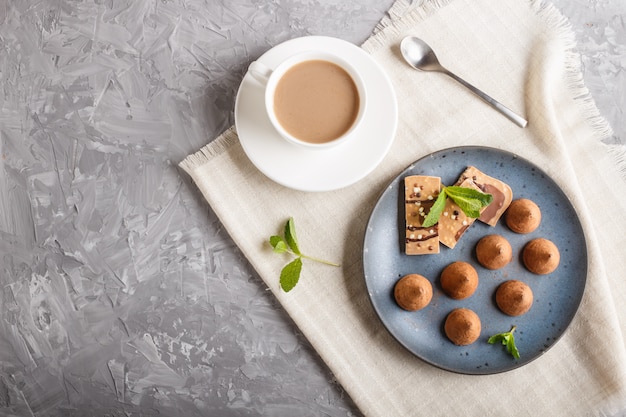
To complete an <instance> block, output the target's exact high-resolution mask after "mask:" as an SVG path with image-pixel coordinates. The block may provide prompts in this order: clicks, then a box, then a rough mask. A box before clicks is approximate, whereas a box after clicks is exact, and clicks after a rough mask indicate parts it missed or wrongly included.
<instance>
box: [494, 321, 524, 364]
mask: <svg viewBox="0 0 626 417" xmlns="http://www.w3.org/2000/svg"><path fill="white" fill-rule="evenodd" d="M516 328H517V326H513V327H511V330H509V331H508V332H504V333H498V334H494V335H493V336H491V337H490V338H489V339H488V340H487V343H489V344H491V345H493V344H494V343H502V344H503V345H504V346H506V350H507V352H509V353H510V354H511V355H512V356H513V357H514V358H515V359H519V358H520V354H519V350H518V349H517V346H516V345H515V336H513V332H514V331H515V329H516Z"/></svg>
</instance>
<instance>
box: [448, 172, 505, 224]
mask: <svg viewBox="0 0 626 417" xmlns="http://www.w3.org/2000/svg"><path fill="white" fill-rule="evenodd" d="M466 180H469V181H470V182H471V183H472V184H473V185H475V186H476V187H478V189H479V190H480V191H482V192H483V193H487V194H491V195H492V196H493V201H492V202H491V204H489V205H488V206H487V207H485V208H483V209H482V210H481V212H480V217H479V218H478V220H480V221H481V222H483V223H487V224H488V225H490V226H495V225H496V223H498V220H500V217H501V216H502V214H504V212H505V211H506V209H507V208H508V207H509V205H510V204H511V201H513V190H511V187H509V186H508V184H506V183H504V182H502V181H500V180H498V179H496V178H493V177H490V176H489V175H487V174H485V173H484V172H482V171H480V170H479V169H478V168H476V167H473V166H469V167H467V169H466V170H465V171H463V173H462V174H461V176H460V177H459V179H458V180H457V182H456V185H461V184H462V183H463V182H464V181H466Z"/></svg>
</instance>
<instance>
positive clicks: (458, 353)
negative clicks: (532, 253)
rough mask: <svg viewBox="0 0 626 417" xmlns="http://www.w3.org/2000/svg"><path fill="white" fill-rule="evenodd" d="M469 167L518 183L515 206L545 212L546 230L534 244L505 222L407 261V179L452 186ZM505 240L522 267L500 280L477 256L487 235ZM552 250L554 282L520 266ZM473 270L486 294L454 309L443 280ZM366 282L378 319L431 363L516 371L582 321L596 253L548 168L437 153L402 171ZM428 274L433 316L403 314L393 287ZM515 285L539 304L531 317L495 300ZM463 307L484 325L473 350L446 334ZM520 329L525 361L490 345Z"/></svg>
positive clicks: (477, 150) (373, 238) (470, 152)
mask: <svg viewBox="0 0 626 417" xmlns="http://www.w3.org/2000/svg"><path fill="white" fill-rule="evenodd" d="M468 165H474V166H475V167H477V168H478V169H480V170H482V171H483V172H485V173H486V174H488V175H491V176H493V177H495V178H499V179H501V180H503V181H504V182H506V183H508V184H509V185H510V186H511V188H512V189H513V194H514V197H513V198H521V197H524V198H528V199H531V200H533V201H535V202H536V203H537V204H538V205H539V207H540V208H541V210H542V221H541V224H540V226H539V227H538V228H537V230H535V231H534V232H532V233H530V234H527V235H520V234H515V233H513V232H512V231H510V230H509V229H508V228H507V226H506V224H505V223H504V221H503V219H501V221H500V222H499V223H498V225H496V226H495V227H490V226H488V225H486V224H483V223H481V222H478V221H477V222H475V223H474V224H473V225H472V227H471V228H470V229H469V230H468V231H467V232H466V233H465V235H464V236H463V238H462V239H461V240H460V242H459V243H458V244H457V246H456V247H455V248H454V249H448V248H446V247H445V246H443V245H442V246H441V253H440V254H438V255H418V256H407V255H405V254H404V253H403V251H404V244H403V240H404V238H403V234H404V187H403V185H402V184H403V183H402V181H403V179H404V177H405V176H407V175H432V176H439V177H441V180H442V183H443V184H445V185H451V184H453V183H454V182H456V180H457V178H458V176H459V175H460V174H461V172H462V171H463V170H465V168H466V167H467V166H468ZM493 233H496V234H500V235H503V236H505V237H506V238H507V239H508V241H509V242H510V243H511V246H512V247H513V252H514V258H513V262H511V263H510V264H509V265H507V266H506V267H505V268H503V269H501V270H497V271H491V270H487V269H486V268H483V267H481V266H480V265H479V264H478V262H477V261H476V258H475V254H474V247H475V245H476V243H477V242H478V240H479V239H480V238H481V237H483V236H485V235H487V234H493ZM537 237H544V238H546V239H550V240H552V241H553V242H554V243H555V244H556V245H557V246H558V248H559V250H560V253H561V263H560V265H559V267H558V269H557V270H556V271H554V272H553V273H552V274H549V275H543V276H540V275H534V274H532V273H530V272H528V271H527V270H526V269H525V268H524V266H523V265H522V263H521V261H520V255H521V249H522V248H523V246H524V244H526V242H528V241H530V240H531V239H533V238H537ZM457 260H463V261H466V262H469V263H471V264H472V265H473V266H474V267H475V268H476V270H477V271H478V276H479V286H478V289H477V290H476V292H475V293H474V295H473V296H472V297H470V298H468V299H466V300H453V299H451V298H449V297H447V296H446V295H445V294H444V293H443V291H442V290H441V286H440V282H439V275H440V273H441V271H442V270H443V268H444V267H445V266H447V265H448V264H450V263H452V262H454V261H457ZM363 263H364V272H365V282H366V285H367V289H368V292H369V295H370V298H371V301H372V303H373V305H374V308H375V310H376V312H377V313H378V316H379V317H380V319H381V320H382V322H383V324H384V325H385V327H386V328H387V329H388V330H389V332H390V333H391V334H392V335H393V336H394V337H395V338H396V339H397V340H398V341H399V342H400V343H401V344H402V345H404V346H405V347H406V348H407V349H408V350H410V351H411V352H413V353H414V354H415V355H416V356H418V357H419V358H421V359H422V360H424V361H426V362H428V363H430V364H432V365H435V366H438V367H440V368H443V369H447V370H450V371H454V372H458V373H464V374H493V373H498V372H503V371H508V370H511V369H514V368H517V367H520V366H522V365H525V364H527V363H529V362H530V361H532V360H534V359H536V358H537V357H539V356H540V355H541V354H542V353H544V352H546V351H547V350H548V349H550V348H551V347H552V346H553V345H554V344H555V343H556V341H557V340H558V339H559V338H560V337H561V336H562V335H563V333H564V332H565V330H566V329H567V327H568V325H569V324H570V322H571V321H572V319H573V318H574V316H575V314H576V311H577V310H578V306H579V305H580V301H581V299H582V296H583V292H584V288H585V282H586V278H587V247H586V243H585V237H584V234H583V230H582V227H581V224H580V221H579V219H578V216H577V214H576V212H575V210H574V208H573V206H572V204H571V203H570V201H569V200H568V198H567V197H566V195H565V194H564V193H563V192H562V190H561V189H560V188H559V187H558V185H557V184H556V183H555V182H554V181H553V180H552V179H551V178H550V177H548V176H547V175H546V174H545V173H544V172H543V171H542V170H541V169H540V168H538V167H537V166H535V165H534V164H532V163H530V162H528V161H527V160H525V159H522V158H520V157H517V156H516V155H513V154H511V153H508V152H505V151H501V150H497V149H491V148H484V147H459V148H451V149H446V150H443V151H439V152H435V153H433V154H431V155H428V156H426V157H424V158H422V159H420V160H418V161H416V162H415V163H413V164H412V165H411V166H409V167H408V168H406V169H405V170H404V171H402V172H401V173H400V174H399V175H398V176H397V177H396V178H395V179H394V180H393V182H392V183H391V184H390V185H389V186H388V187H387V189H386V190H384V192H383V193H382V196H381V197H380V199H379V201H378V203H377V204H376V206H375V208H374V210H373V212H372V215H371V217H370V220H369V223H368V226H367V231H366V234H365V241H364V248H363ZM409 273H419V274H421V275H423V276H425V277H427V278H428V279H429V280H430V281H431V283H432V284H433V299H432V301H431V303H430V304H429V305H428V306H427V307H426V308H425V309H423V310H420V311H417V312H407V311H404V310H402V309H401V308H400V307H398V305H397V304H396V302H395V300H394V298H393V287H394V285H395V283H396V281H397V280H398V279H399V278H400V277H402V276H403V275H406V274H409ZM507 279H518V280H521V281H524V282H526V283H527V284H528V285H529V286H530V287H531V289H532V290H533V294H534V303H533V306H532V308H531V309H530V311H529V312H528V313H526V314H525V315H522V316H519V317H510V316H507V315H505V314H503V313H501V312H500V310H498V307H497V306H496V304H495V301H494V294H495V290H496V288H497V287H498V285H499V284H500V283H502V282H504V281H506V280H507ZM457 307H466V308H470V309H472V310H474V311H475V312H476V313H477V314H478V316H479V317H480V318H481V323H482V333H481V336H480V338H479V339H478V340H477V341H476V342H475V343H473V344H471V345H469V346H456V345H454V344H452V343H451V342H450V341H449V340H448V339H447V337H446V335H445V333H444V331H443V323H444V320H445V317H446V316H447V314H448V313H449V312H450V311H451V310H453V309H454V308H457ZM512 325H516V326H517V330H516V332H515V338H516V344H517V347H518V349H519V351H520V354H521V358H520V359H519V360H516V359H513V357H512V356H511V355H510V354H509V353H507V352H506V349H505V348H504V346H502V345H501V344H495V345H490V344H488V343H487V339H488V338H489V336H491V335H493V334H496V333H500V332H504V331H508V330H510V328H511V326H512Z"/></svg>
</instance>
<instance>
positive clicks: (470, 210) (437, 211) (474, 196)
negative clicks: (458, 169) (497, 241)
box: [422, 185, 493, 227]
mask: <svg viewBox="0 0 626 417" xmlns="http://www.w3.org/2000/svg"><path fill="white" fill-rule="evenodd" d="M448 197H449V198H450V199H452V201H454V202H455V203H456V205H457V206H459V208H460V209H461V210H463V213H465V215H466V216H468V217H471V218H474V219H476V218H478V217H480V210H481V209H482V208H483V207H487V206H488V205H489V204H491V202H492V201H493V196H492V195H491V194H486V193H482V192H480V191H478V190H475V189H473V188H467V187H459V186H458V185H450V186H448V187H445V186H444V187H442V189H441V192H440V193H439V196H438V197H437V199H436V200H435V203H434V204H433V206H432V207H431V208H430V211H429V212H428V215H426V217H425V218H424V222H423V223H422V227H430V226H434V225H435V224H437V222H439V217H441V213H443V209H444V208H445V207H446V198H448Z"/></svg>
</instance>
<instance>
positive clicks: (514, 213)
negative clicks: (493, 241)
mask: <svg viewBox="0 0 626 417" xmlns="http://www.w3.org/2000/svg"><path fill="white" fill-rule="evenodd" d="M504 219H505V221H506V225H507V226H509V229H511V230H512V231H514V232H515V233H521V234H526V233H530V232H532V231H534V230H535V229H536V228H537V227H539V223H541V210H540V209H539V206H538V205H537V204H535V202H534V201H531V200H528V199H526V198H520V199H517V200H514V201H513V202H512V203H511V205H510V206H509V208H508V209H507V211H506V214H505V218H504Z"/></svg>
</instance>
